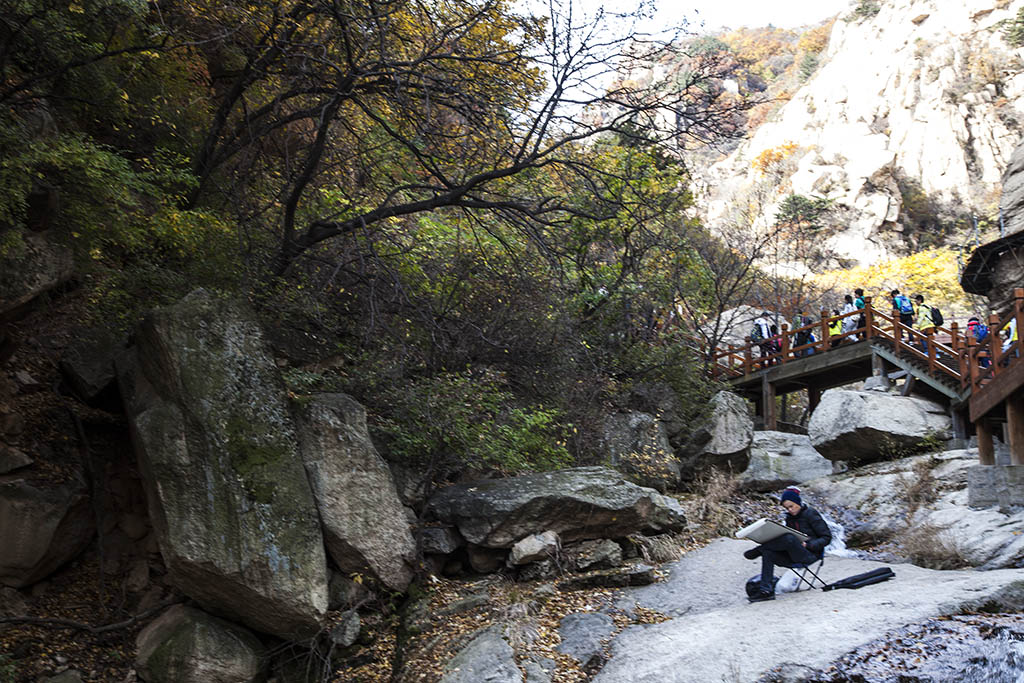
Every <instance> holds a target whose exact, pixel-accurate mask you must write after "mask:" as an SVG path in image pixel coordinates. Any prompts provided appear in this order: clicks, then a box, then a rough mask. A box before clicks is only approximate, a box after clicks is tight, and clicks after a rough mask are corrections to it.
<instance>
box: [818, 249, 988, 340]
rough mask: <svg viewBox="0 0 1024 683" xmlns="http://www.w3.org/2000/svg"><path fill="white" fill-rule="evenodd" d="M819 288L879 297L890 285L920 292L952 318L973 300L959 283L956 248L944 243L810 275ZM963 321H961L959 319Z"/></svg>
mask: <svg viewBox="0 0 1024 683" xmlns="http://www.w3.org/2000/svg"><path fill="white" fill-rule="evenodd" d="M814 280H815V284H816V285H818V286H819V287H820V288H821V289H822V290H825V291H833V292H836V293H837V295H838V298H840V299H841V298H842V295H843V294H847V293H849V294H852V293H853V290H854V289H856V288H857V287H862V288H863V289H864V293H865V294H866V295H868V296H872V297H874V299H875V301H876V302H877V301H878V300H879V299H888V298H889V292H890V291H892V290H893V289H898V290H900V292H901V293H903V294H906V295H908V296H915V295H917V294H921V295H923V296H924V298H925V301H926V302H928V303H930V304H934V305H936V306H938V307H939V308H940V309H941V310H942V311H943V312H944V313H945V314H946V318H947V319H949V321H950V322H952V320H953V318H952V315H953V314H957V315H962V314H964V313H966V312H968V311H973V309H974V303H973V302H972V301H971V299H970V297H969V296H968V295H967V294H966V293H965V292H964V290H963V289H962V288H961V287H960V273H959V266H958V264H957V252H956V251H955V250H954V249H950V248H947V247H941V248H935V249H927V250H925V251H920V252H918V253H916V254H912V255H910V256H904V257H902V258H895V259H891V260H889V261H885V262H882V263H877V264H875V265H873V266H861V267H857V268H849V269H846V270H832V271H827V272H825V273H821V274H818V275H815V276H814ZM961 322H963V321H961Z"/></svg>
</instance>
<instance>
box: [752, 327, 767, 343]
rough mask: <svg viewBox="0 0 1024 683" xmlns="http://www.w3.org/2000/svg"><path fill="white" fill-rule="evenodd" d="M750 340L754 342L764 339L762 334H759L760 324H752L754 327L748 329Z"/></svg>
mask: <svg viewBox="0 0 1024 683" xmlns="http://www.w3.org/2000/svg"><path fill="white" fill-rule="evenodd" d="M750 340H751V341H756V342H759V341H764V335H763V334H761V326H760V325H754V329H753V330H751V331H750Z"/></svg>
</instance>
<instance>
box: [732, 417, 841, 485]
mask: <svg viewBox="0 0 1024 683" xmlns="http://www.w3.org/2000/svg"><path fill="white" fill-rule="evenodd" d="M830 474H832V462H831V461H829V460H826V459H825V458H824V457H822V455H821V453H819V452H818V451H816V450H814V446H812V445H811V439H810V437H808V436H806V435H804V434H789V433H787V432H755V433H754V441H753V445H752V446H751V447H750V465H749V466H748V467H747V469H746V470H744V472H743V473H742V474H741V475H740V476H739V477H738V480H739V483H740V485H741V486H743V487H744V488H748V489H753V490H755V491H774V490H777V489H781V488H785V487H786V486H789V485H790V484H801V483H803V482H805V481H810V480H811V479H816V478H817V477H824V476H828V475H830Z"/></svg>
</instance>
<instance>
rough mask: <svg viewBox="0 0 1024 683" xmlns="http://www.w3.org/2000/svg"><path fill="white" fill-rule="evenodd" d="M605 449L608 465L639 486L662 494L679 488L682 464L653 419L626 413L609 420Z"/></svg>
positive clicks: (636, 413)
mask: <svg viewBox="0 0 1024 683" xmlns="http://www.w3.org/2000/svg"><path fill="white" fill-rule="evenodd" d="M602 445H603V449H604V453H605V456H606V457H607V460H608V462H610V463H611V465H612V466H613V467H615V468H616V469H618V470H620V471H622V472H624V473H626V474H628V475H630V476H631V478H632V479H633V480H634V481H635V482H636V483H637V484H640V485H641V486H650V487H651V488H654V489H657V490H658V491H661V492H662V493H664V492H665V491H667V490H669V489H673V488H675V487H676V486H677V485H678V484H679V460H678V459H676V456H675V453H674V452H673V450H672V445H671V444H670V443H669V439H668V432H667V431H666V429H665V426H664V425H663V424H662V423H661V421H660V420H658V419H657V418H656V417H654V416H653V415H649V414H647V413H641V412H636V411H627V412H622V413H615V414H614V415H610V416H608V418H606V419H605V424H604V434H603V439H602Z"/></svg>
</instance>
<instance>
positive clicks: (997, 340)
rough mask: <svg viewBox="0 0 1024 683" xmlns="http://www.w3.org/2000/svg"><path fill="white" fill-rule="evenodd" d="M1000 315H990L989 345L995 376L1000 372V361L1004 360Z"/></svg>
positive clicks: (993, 374)
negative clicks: (1002, 355)
mask: <svg viewBox="0 0 1024 683" xmlns="http://www.w3.org/2000/svg"><path fill="white" fill-rule="evenodd" d="M1000 332H1001V330H1000V329H999V316H998V315H996V314H995V313H993V314H992V315H990V316H989V317H988V347H989V352H988V353H989V357H990V358H991V359H992V376H993V377H995V376H996V375H998V374H999V361H1000V360H1002V358H1000V355H1001V354H1002V352H1003V347H1002V343H1003V342H1002V338H1001V337H1000V335H999V333H1000Z"/></svg>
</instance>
